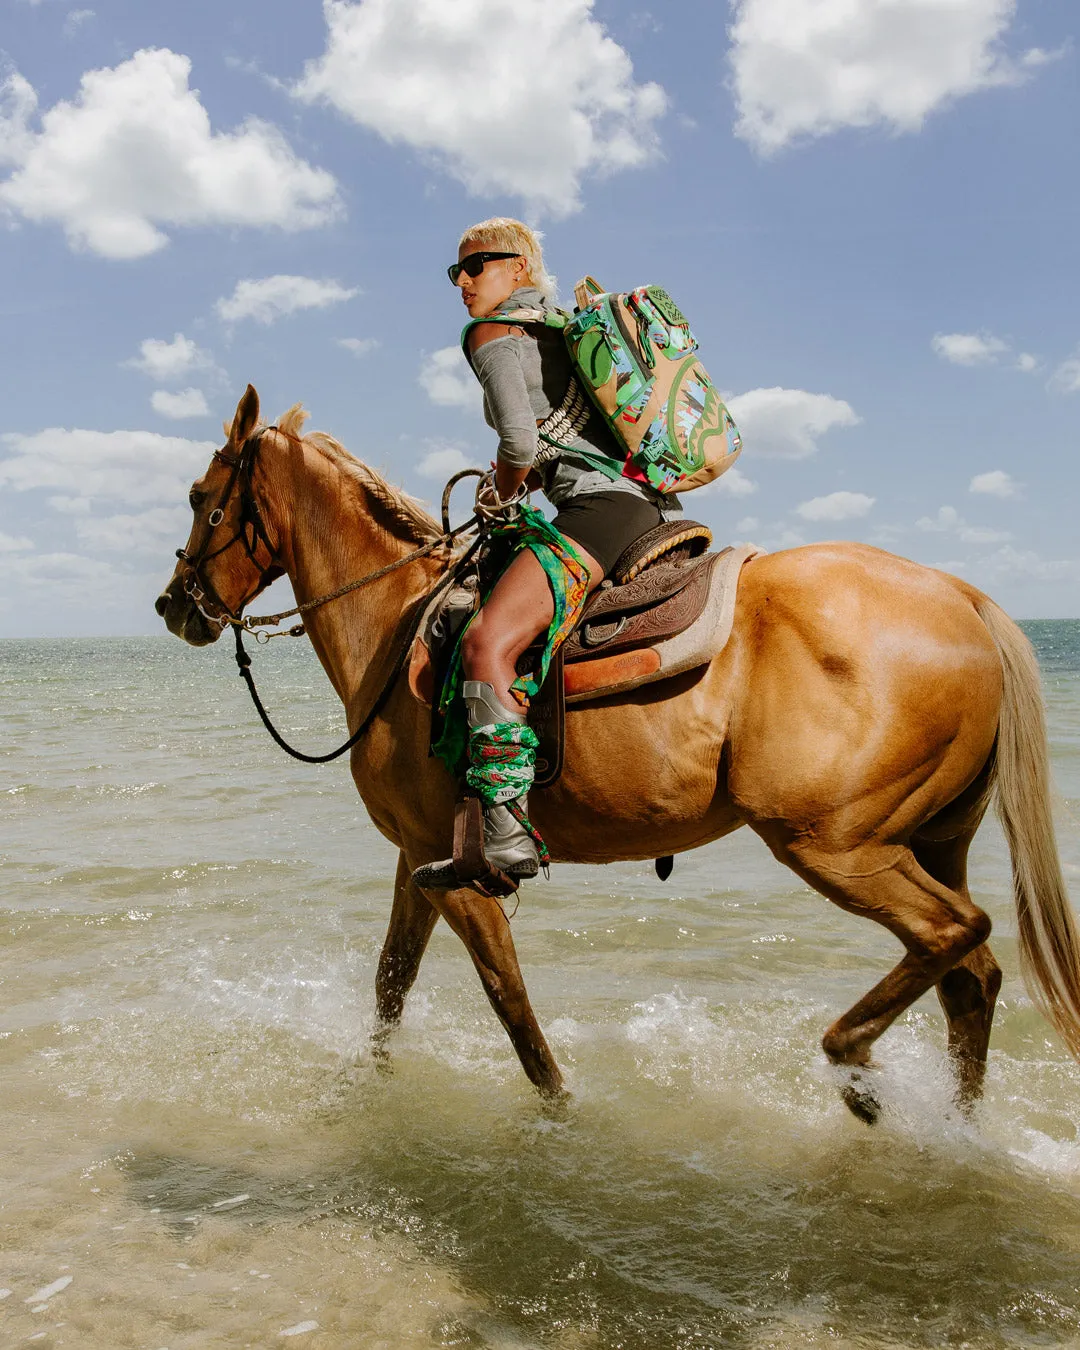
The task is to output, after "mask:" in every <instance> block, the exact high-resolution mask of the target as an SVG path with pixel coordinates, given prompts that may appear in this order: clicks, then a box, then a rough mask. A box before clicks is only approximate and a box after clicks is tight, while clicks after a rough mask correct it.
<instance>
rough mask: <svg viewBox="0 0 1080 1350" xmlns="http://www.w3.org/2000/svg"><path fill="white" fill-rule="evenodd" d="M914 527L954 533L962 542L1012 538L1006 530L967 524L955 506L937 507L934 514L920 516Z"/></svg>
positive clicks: (984, 541)
mask: <svg viewBox="0 0 1080 1350" xmlns="http://www.w3.org/2000/svg"><path fill="white" fill-rule="evenodd" d="M915 528H916V529H917V530H924V531H927V532H930V533H934V534H955V535H956V537H957V538H958V539H959V540H960V542H961V543H963V544H1003V543H1005V542H1006V541H1008V540H1009V539H1011V538H1012V535H1011V534H1010V533H1009V531H1008V530H993V529H988V528H987V527H986V526H983V525H969V524H968V523H967V521H966V520H965V519H964V518H963V516H962V515H961V514H960V512H959V511H957V509H956V507H955V506H941V507H939V508H938V512H937V515H936V516H920V517H919V519H918V520H917V521H916V522H915Z"/></svg>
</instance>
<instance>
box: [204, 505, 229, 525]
mask: <svg viewBox="0 0 1080 1350" xmlns="http://www.w3.org/2000/svg"><path fill="white" fill-rule="evenodd" d="M224 519H225V512H224V511H223V510H222V509H221V507H220V506H215V507H214V509H213V510H212V511H211V512H210V514H209V516H207V518H206V522H207V524H208V525H209V526H210V527H211V529H213V528H214V526H216V525H220V524H221V522H222V521H223V520H224Z"/></svg>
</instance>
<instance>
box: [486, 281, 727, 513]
mask: <svg viewBox="0 0 1080 1350" xmlns="http://www.w3.org/2000/svg"><path fill="white" fill-rule="evenodd" d="M574 299H575V301H576V302H577V309H576V310H575V311H574V313H573V314H567V313H566V312H565V311H564V310H543V309H514V310H506V311H503V312H502V313H498V314H494V315H491V316H487V317H484V318H478V319H473V320H471V321H470V322H469V323H467V324H466V325H465V327H464V329H463V330H462V334H461V346H462V350H463V351H464V353H465V356H466V359H468V358H469V341H468V339H469V333H470V331H471V330H472V329H473V328H474V327H475V326H476V325H477V324H482V323H504V324H505V323H513V322H515V321H516V322H518V323H537V324H544V325H545V326H546V327H549V328H558V329H561V330H562V334H563V337H564V339H565V341H566V346H567V350H568V351H569V353H570V360H571V363H572V365H573V368H574V371H575V374H576V376H577V378H576V380H572V381H571V383H570V388H569V389H568V390H567V391H566V397H565V398H564V399H563V402H562V404H561V405H560V406H559V407H558V408H556V409H555V411H554V412H553V413H552V414H551V415H550V416H549V417H548V418H547V420H546V421H545V422H544V423H543V425H542V426H541V427H540V428H539V429H538V434H539V437H540V439H541V441H543V442H544V445H543V446H542V447H541V449H540V452H539V454H538V455H537V462H538V463H543V462H544V461H545V460H548V459H551V458H553V457H554V456H555V455H557V454H558V453H559V451H560V450H562V449H565V448H566V446H565V445H564V444H563V442H565V441H567V440H571V439H573V437H574V436H575V435H576V434H577V433H578V432H579V431H580V430H581V429H582V427H583V426H584V424H585V422H586V421H587V420H588V415H589V404H590V401H591V403H592V405H593V406H595V408H596V409H598V410H599V412H600V414H601V416H602V417H603V418H604V421H605V422H606V423H607V424H608V426H609V427H610V428H611V430H612V431H613V432H614V434H615V439H616V441H617V442H618V444H619V447H620V449H621V450H622V451H623V452H624V454H623V457H622V458H620V459H618V460H616V459H609V458H608V457H607V456H606V455H599V454H597V453H595V452H586V451H584V450H581V451H577V452H576V453H579V454H581V456H582V458H584V459H588V460H590V461H591V462H594V463H595V464H596V466H597V468H599V469H601V470H603V472H604V473H606V474H608V475H609V476H610V477H612V478H619V477H624V478H632V479H634V480H635V481H636V482H639V483H647V484H648V485H649V486H650V487H652V488H654V489H655V490H656V491H657V492H664V493H666V492H689V491H691V489H693V488H696V487H703V486H704V485H705V484H706V483H711V482H712V481H713V479H714V478H718V477H719V476H720V475H721V474H722V473H723V472H724V470H725V469H729V468H730V467H731V465H732V464H734V463H735V460H736V459H737V458H738V456H739V452H740V451H741V450H742V437H741V436H740V435H739V431H738V428H737V427H736V425H735V423H734V421H733V420H732V417H731V414H730V413H729V412H728V410H727V408H726V407H725V406H724V403H723V401H722V400H721V398H720V395H719V394H718V393H717V392H716V388H715V386H714V385H713V382H712V380H711V379H710V378H709V375H708V372H707V371H706V370H705V367H704V366H703V365H702V364H701V362H700V361H699V360H698V359H697V357H696V356H695V355H694V353H695V352H696V351H697V345H698V344H697V339H696V338H695V337H694V335H693V333H692V332H691V331H690V325H689V323H688V322H687V320H686V318H685V316H684V315H683V313H682V311H681V310H680V309H679V308H678V306H677V305H676V304H675V302H674V301H673V300H672V299H671V297H670V296H669V295H668V293H667V291H665V290H662V289H661V287H659V286H639V287H638V288H637V289H636V290H633V291H628V292H626V293H625V294H617V293H615V292H609V291H602V290H601V289H600V286H599V285H598V284H597V282H596V281H594V280H593V278H592V277H585V278H584V279H583V280H582V281H579V282H578V284H577V286H576V287H575V288H574ZM582 389H584V390H585V392H586V393H587V394H588V400H586V399H583V397H582V393H581V390H582Z"/></svg>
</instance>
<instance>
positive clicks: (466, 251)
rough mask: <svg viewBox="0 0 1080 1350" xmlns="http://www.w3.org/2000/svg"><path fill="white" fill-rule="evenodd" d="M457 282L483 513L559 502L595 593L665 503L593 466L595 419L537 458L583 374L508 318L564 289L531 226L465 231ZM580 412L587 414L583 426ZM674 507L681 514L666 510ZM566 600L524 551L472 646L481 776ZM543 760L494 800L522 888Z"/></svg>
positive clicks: (497, 829)
mask: <svg viewBox="0 0 1080 1350" xmlns="http://www.w3.org/2000/svg"><path fill="white" fill-rule="evenodd" d="M448 272H449V276H450V280H451V282H452V283H453V284H454V285H455V286H459V287H460V288H461V299H462V303H463V304H464V305H465V308H466V309H467V310H468V312H469V315H470V318H471V319H472V320H477V319H481V320H493V319H494V320H496V321H494V322H481V323H473V324H472V325H471V326H470V327H469V329H468V330H467V337H466V339H465V345H466V351H467V354H468V358H469V363H470V365H471V366H472V368H473V370H474V372H475V373H476V376H477V378H478V379H479V381H480V384H481V386H482V388H483V391H484V416H485V418H486V420H487V423H488V425H489V426H491V427H493V428H494V429H495V431H497V432H498V434H499V445H498V452H497V456H496V459H495V462H494V473H493V474H491V475H489V477H488V478H487V480H486V481H485V483H484V484H483V485H482V487H481V491H480V497H479V505H480V508H481V510H482V512H483V514H484V515H485V516H487V517H488V518H498V517H500V516H507V515H509V516H511V517H512V516H513V513H514V512H515V511H516V510H517V508H518V506H519V504H520V503H521V501H522V499H523V498H524V496H525V495H526V493H527V492H528V491H529V490H531V489H533V488H536V487H539V488H541V489H542V490H543V492H544V495H545V496H546V497H547V498H548V500H549V501H550V502H551V503H552V505H553V506H554V507H555V508H556V512H557V514H556V516H555V518H554V521H553V522H552V523H553V525H554V527H555V529H556V530H558V532H559V533H560V534H561V535H562V536H563V537H564V539H566V540H569V541H570V543H571V544H572V546H573V549H574V552H575V553H576V554H577V555H578V557H579V558H580V560H581V562H582V563H583V564H584V567H585V569H587V573H588V582H587V586H588V590H589V591H592V590H594V589H595V588H596V587H597V586H599V584H600V583H601V581H603V580H604V578H605V577H606V576H607V575H608V573H609V572H610V571H611V569H612V568H613V567H614V565H615V563H616V561H617V559H618V558H619V556H620V555H621V554H622V553H623V551H624V550H625V549H626V548H627V547H628V546H629V545H631V544H632V543H633V542H634V541H635V540H636V539H639V538H640V537H641V536H642V535H644V534H646V533H647V532H648V531H649V530H652V529H654V528H655V527H656V526H657V525H658V524H660V523H661V522H662V520H663V519H664V517H665V509H664V508H665V502H664V499H663V498H662V497H661V496H660V495H659V494H658V493H656V492H654V491H652V490H651V489H650V488H648V487H646V486H644V485H642V484H639V483H636V482H633V481H632V480H631V479H629V478H619V479H615V480H613V479H612V478H611V477H610V476H608V475H607V474H605V473H603V472H601V471H600V470H599V469H598V468H596V467H595V465H594V463H593V462H592V461H591V459H590V452H592V453H593V454H596V455H603V456H606V458H607V459H608V460H609V461H610V460H611V459H613V458H619V457H620V453H621V452H620V450H619V448H618V446H617V445H616V444H615V440H614V437H613V436H612V434H611V432H610V431H609V430H608V428H607V427H606V426H605V425H604V422H603V420H602V419H601V418H600V417H599V416H598V415H596V414H595V413H594V414H592V415H590V416H588V418H587V420H584V425H580V429H578V430H577V431H576V432H575V431H574V430H573V429H569V430H565V429H564V430H563V432H562V434H561V435H560V438H559V440H560V446H559V448H558V449H557V450H556V453H555V454H554V455H552V454H551V450H552V449H553V448H554V447H551V446H550V445H548V443H547V442H545V447H544V453H543V454H542V455H541V456H540V457H539V459H538V453H537V452H538V433H537V428H538V427H539V426H540V425H541V424H542V423H543V422H544V421H545V420H546V419H547V418H548V417H549V416H550V415H551V414H552V412H554V411H555V410H556V409H557V408H559V407H560V406H561V405H562V403H563V399H564V397H565V395H566V393H567V389H568V387H569V385H570V382H571V380H572V379H573V378H574V376H573V372H572V369H571V365H570V357H569V355H568V353H567V350H566V346H565V343H564V342H563V339H562V336H561V334H560V333H559V332H558V330H556V329H551V328H545V327H544V325H543V324H542V323H515V322H513V321H510V322H507V323H499V322H497V319H498V316H499V315H502V314H506V315H509V316H511V319H512V316H513V313H514V312H515V311H519V310H525V309H527V310H532V311H545V312H546V311H549V310H551V309H553V308H554V306H553V305H552V303H551V294H552V291H553V289H554V287H553V284H552V282H551V279H550V278H549V277H548V275H547V273H546V271H545V269H544V259H543V254H542V252H541V248H540V242H539V239H538V238H537V236H536V234H534V232H533V231H532V230H530V229H529V227H528V226H527V225H523V224H522V223H521V221H518V220H509V219H506V218H501V217H497V218H495V219H492V220H485V221H482V222H481V223H480V224H479V225H474V226H473V227H472V228H471V229H469V230H466V231H465V233H464V234H463V235H462V236H461V241H460V243H459V245H458V261H457V262H456V263H454V264H453V265H452V266H451V267H450V268H448ZM581 420H582V419H581V418H578V419H575V422H576V423H577V424H580V422H581ZM667 509H668V510H669V511H670V510H671V509H676V510H677V509H678V507H677V505H674V504H673V503H671V501H670V499H669V501H668V503H667ZM553 615H554V598H553V595H552V590H551V583H550V581H549V580H548V576H547V573H546V572H545V570H544V568H543V566H542V565H541V563H540V561H539V559H538V558H537V556H536V554H535V553H534V552H532V551H531V550H530V549H528V548H524V549H522V550H521V551H520V552H518V553H517V554H516V556H515V557H514V559H513V561H512V562H511V563H510V565H509V567H508V568H507V569H506V571H505V572H504V573H503V574H502V576H501V577H500V578H499V580H498V582H497V583H496V585H495V587H494V589H493V590H492V591H491V593H490V595H489V596H488V598H487V600H486V601H485V603H484V605H483V607H482V608H481V610H480V612H479V613H478V614H477V615H476V617H475V618H474V619H473V621H472V623H471V624H470V625H469V627H468V629H467V630H466V632H465V635H464V638H463V640H462V646H461V656H462V666H463V673H464V685H463V692H464V697H465V707H466V712H467V716H468V724H469V728H470V735H469V755H470V763H471V765H472V766H473V768H474V769H480V771H482V762H483V760H484V759H485V757H486V755H485V752H489V753H490V748H491V746H492V744H493V742H494V741H495V740H496V739H497V738H498V729H499V728H500V725H501V727H502V729H503V730H504V731H505V730H506V729H507V728H508V727H510V728H513V727H516V726H520V725H522V724H524V723H525V720H526V715H525V711H524V710H523V707H522V702H523V699H522V698H521V696H520V695H519V691H518V689H516V688H513V686H514V684H515V681H516V680H517V678H518V673H517V661H518V658H519V657H520V656H521V655H522V654H523V653H524V652H525V650H526V649H527V648H528V647H529V646H530V645H531V644H532V643H533V642H534V641H535V640H536V639H537V638H538V637H539V636H540V634H542V633H546V632H547V631H548V628H549V626H550V625H551V622H552V618H553ZM531 782H532V768H531V765H524V764H523V765H519V767H518V773H517V778H516V780H515V784H514V786H516V787H520V789H521V791H520V793H519V794H518V795H517V796H516V797H515V798H513V799H512V800H511V801H508V802H505V803H499V804H498V805H485V809H484V850H485V853H486V855H487V859H488V862H489V863H491V864H492V866H494V867H497V868H500V869H501V870H502V871H503V872H505V873H506V874H507V875H508V876H509V877H511V878H512V879H514V880H521V879H522V878H526V877H533V876H535V875H536V873H537V870H538V866H539V863H538V856H537V850H536V845H535V843H534V842H533V838H532V837H531V835H530V833H529V831H528V829H527V828H526V826H525V824H523V823H522V817H524V816H525V805H526V795H525V794H526V793H527V791H528V788H529V786H530V785H531ZM414 879H415V880H416V882H417V883H418V884H419V885H421V886H423V887H425V888H427V889H433V888H434V889H440V888H441V889H452V888H454V887H457V886H460V885H461V881H460V879H459V877H458V874H457V872H456V871H455V870H454V865H453V862H452V861H451V860H446V861H443V862H437V863H431V864H428V865H427V866H425V867H422V868H420V869H419V870H418V871H417V873H416V874H415V878H414Z"/></svg>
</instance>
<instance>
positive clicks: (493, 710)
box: [413, 680, 540, 890]
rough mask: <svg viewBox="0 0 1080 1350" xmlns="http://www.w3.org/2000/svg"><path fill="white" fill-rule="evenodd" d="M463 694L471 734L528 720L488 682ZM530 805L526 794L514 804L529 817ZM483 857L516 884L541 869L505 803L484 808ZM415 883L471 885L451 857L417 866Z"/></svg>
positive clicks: (469, 685)
mask: <svg viewBox="0 0 1080 1350" xmlns="http://www.w3.org/2000/svg"><path fill="white" fill-rule="evenodd" d="M463 693H464V696H465V709H466V713H467V715H468V719H469V730H470V731H471V730H473V729H474V728H475V727H485V726H490V725H491V724H492V723H493V722H515V723H518V724H519V725H524V723H525V721H526V717H525V714H524V713H523V712H519V711H518V710H517V709H516V708H515V709H510V708H507V707H505V706H504V705H503V703H502V702H500V700H499V699H498V698H497V696H496V694H495V690H494V688H493V687H492V686H491V685H490V684H488V683H487V682H486V681H485V680H466V681H465V682H464V685H463ZM528 802H529V798H528V794H527V793H525V794H523V795H522V796H520V797H515V798H514V803H515V805H517V806H519V807H520V808H521V811H522V813H523V814H524V815H526V816H527V815H528ZM484 854H485V856H486V858H487V860H488V862H489V863H490V864H491V865H492V867H497V868H499V869H500V871H503V872H505V873H506V875H507V876H508V877H511V878H512V879H513V880H514V881H524V880H527V879H528V878H529V877H534V876H536V874H537V872H538V871H539V870H540V857H539V854H538V853H537V851H536V845H535V844H534V843H533V841H532V838H531V837H530V835H529V832H528V830H526V828H525V826H524V825H522V823H521V821H520V820H518V818H517V817H516V816H515V815H514V814H513V812H512V811H511V810H510V808H509V806H507V805H506V804H504V803H499V804H498V805H496V806H488V805H487V804H486V803H485V805H484ZM413 880H414V881H415V882H416V884H417V885H418V886H422V887H426V888H428V889H429V890H453V889H454V888H455V887H457V886H461V885H467V884H468V883H465V882H462V881H461V879H460V877H459V876H458V874H457V872H456V871H455V869H454V860H453V859H452V858H447V859H444V860H443V861H442V862H434V863H428V864H427V865H426V866H424V867H418V868H417V869H416V871H415V872H414V873H413Z"/></svg>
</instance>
